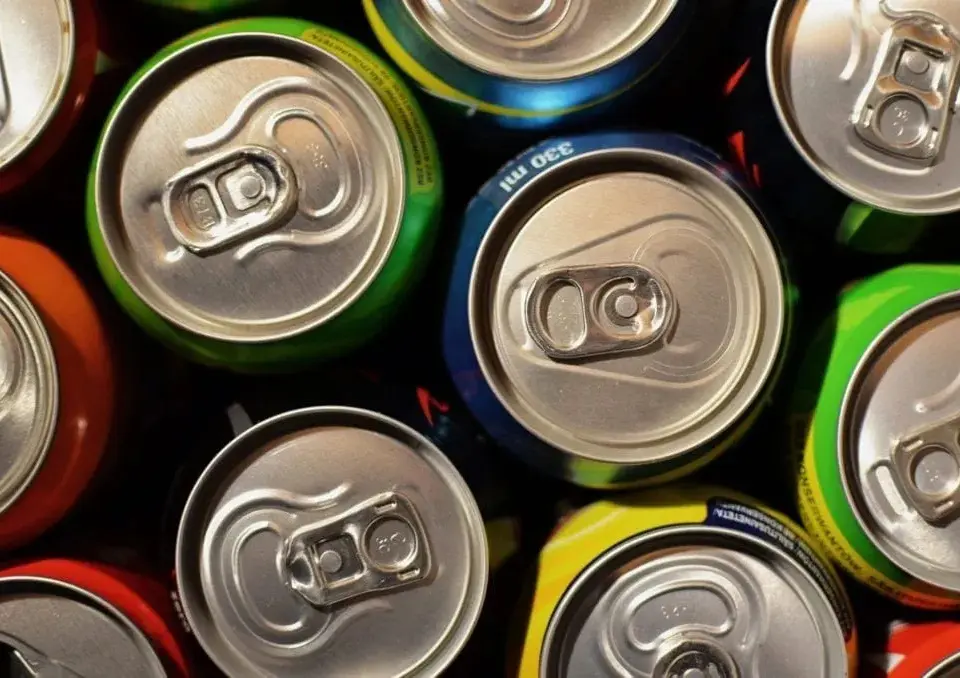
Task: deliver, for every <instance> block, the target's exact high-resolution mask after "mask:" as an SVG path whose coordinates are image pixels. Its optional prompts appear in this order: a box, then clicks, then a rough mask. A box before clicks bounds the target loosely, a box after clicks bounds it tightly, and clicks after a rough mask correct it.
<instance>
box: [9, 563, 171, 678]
mask: <svg viewBox="0 0 960 678" xmlns="http://www.w3.org/2000/svg"><path fill="white" fill-rule="evenodd" d="M94 650H95V651H94ZM0 653H2V654H3V655H4V656H3V657H2V658H0V661H2V662H3V666H4V668H5V669H6V670H7V671H10V672H11V673H10V674H8V675H16V676H21V675H22V676H38V677H45V676H51V677H53V676H57V678H61V677H62V678H94V677H95V676H143V678H163V677H165V676H166V675H167V673H166V671H165V670H164V669H163V665H162V664H161V662H160V658H159V657H158V656H157V653H156V652H155V651H154V649H153V648H152V646H151V645H150V641H149V640H148V639H147V637H146V636H145V635H144V634H143V632H142V631H140V630H139V629H138V628H137V627H136V626H134V625H133V623H131V622H130V620H129V619H127V618H126V617H125V616H123V614H121V613H120V612H119V611H118V610H117V609H116V608H114V607H112V606H111V605H109V604H108V603H107V602H105V601H104V600H102V599H101V598H98V597H96V596H94V595H93V594H91V593H89V592H87V591H84V590H82V589H79V588H77V587H75V586H72V585H69V584H65V583H63V582H59V581H53V580H49V579H42V578H33V577H4V578H0Z"/></svg>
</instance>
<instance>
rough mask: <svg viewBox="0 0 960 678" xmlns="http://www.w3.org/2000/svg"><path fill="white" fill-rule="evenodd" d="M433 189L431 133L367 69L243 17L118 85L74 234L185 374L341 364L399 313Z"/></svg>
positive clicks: (323, 33)
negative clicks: (201, 369)
mask: <svg viewBox="0 0 960 678" xmlns="http://www.w3.org/2000/svg"><path fill="white" fill-rule="evenodd" d="M198 98H199V100H201V101H203V102H204V103H203V105H202V106H198V105H197V103H196V102H197V100H198ZM160 140H163V141H164V143H162V144H160V145H159V146H157V144H158V143H159V141H160ZM158 149H161V150H159V151H158ZM118 176H119V181H117V179H116V177H118ZM440 190H441V189H440V174H439V165H438V159H437V154H436V149H435V146H434V143H433V140H432V136H431V134H430V131H429V128H428V127H427V125H426V122H425V120H424V119H423V117H422V114H421V113H420V110H419V108H418V107H417V105H416V103H415V102H414V101H413V100H412V98H411V95H410V93H409V92H408V91H407V89H406V88H405V86H404V85H403V84H402V83H401V82H400V81H399V80H398V79H397V78H396V77H395V76H394V75H393V74H392V73H391V72H390V71H389V70H387V69H386V67H385V66H383V65H382V64H381V63H380V62H379V61H378V60H377V59H376V57H374V56H373V55H372V54H370V53H369V52H367V51H366V50H365V49H364V48H363V47H361V46H360V45H359V44H358V43H355V42H353V41H352V40H350V39H349V38H346V37H344V36H342V35H340V34H338V33H336V32H334V31H330V30H328V29H325V28H322V27H319V26H316V25H314V24H311V23H308V22H305V21H298V20H293V19H257V20H253V19H251V20H242V21H235V22H228V23H224V24H219V25H217V26H213V27H211V28H208V29H204V30H202V31H200V32H198V33H195V34H192V35H190V36H188V37H187V38H184V39H183V40H181V41H180V42H178V43H175V44H173V45H171V46H170V47H168V48H166V49H165V50H163V51H162V52H161V53H160V54H158V55H157V56H156V57H154V59H153V60H152V61H151V62H149V63H148V64H147V65H146V66H144V68H143V69H141V71H140V72H139V73H138V74H137V75H135V76H134V78H133V80H132V81H131V83H130V84H129V85H128V87H127V90H126V91H125V93H124V94H123V95H122V96H121V99H120V101H119V103H118V104H117V106H116V107H115V109H114V111H113V113H112V114H111V116H110V120H109V122H108V123H107V127H106V129H105V131H104V134H103V137H102V139H101V144H100V149H99V151H98V153H97V157H96V159H95V162H94V166H93V169H92V171H91V176H90V187H89V196H88V227H89V232H90V237H91V240H92V243H93V246H94V251H95V254H96V255H97V260H98V263H99V265H100V268H101V272H102V273H103V275H104V277H105V278H106V280H107V282H108V284H109V285H110V287H111V289H112V290H113V292H114V294H115V295H116V296H117V298H118V300H119V301H120V302H121V304H122V305H123V306H124V307H125V309H126V310H127V311H128V312H129V313H130V314H131V315H132V316H133V317H134V319H135V320H137V321H138V322H139V323H140V324H141V325H142V326H143V327H144V328H145V329H146V330H147V331H148V332H150V333H151V334H153V335H154V336H155V337H157V338H159V339H161V340H163V341H165V342H166V343H167V344H169V345H170V346H171V347H172V348H174V349H177V350H179V351H180V352H181V353H183V354H185V355H186V356H187V357H189V358H192V359H195V360H198V361H201V362H205V363H211V364H216V365H221V366H226V367H231V368H235V369H239V370H258V369H271V368H282V367H284V366H291V365H294V364H297V363H302V362H307V361H311V360H317V359H321V358H324V357H329V356H333V355H337V354H340V353H343V352H345V351H348V350H350V349H352V348H354V347H356V346H357V345H359V344H361V343H363V342H364V341H366V340H367V339H369V337H370V336H371V335H372V334H375V332H376V330H378V329H380V328H381V327H382V326H383V325H384V324H385V318H389V317H390V316H391V315H392V314H395V313H396V312H397V310H398V308H399V306H400V302H401V300H402V299H403V298H404V297H405V295H406V293H407V292H408V291H409V289H410V288H411V287H412V286H413V284H414V282H415V281H416V279H417V278H418V275H419V272H420V271H422V269H423V258H425V257H427V256H428V255H429V252H430V249H431V246H432V240H433V236H434V235H435V231H436V226H437V218H438V214H439V207H440Z"/></svg>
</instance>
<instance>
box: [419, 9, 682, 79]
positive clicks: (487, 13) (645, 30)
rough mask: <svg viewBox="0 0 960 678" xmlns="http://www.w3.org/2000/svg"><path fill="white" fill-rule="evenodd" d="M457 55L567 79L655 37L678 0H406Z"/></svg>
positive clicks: (520, 73)
mask: <svg viewBox="0 0 960 678" xmlns="http://www.w3.org/2000/svg"><path fill="white" fill-rule="evenodd" d="M403 4H404V6H405V7H406V10H407V12H408V13H409V14H410V15H411V16H412V17H413V18H414V19H415V20H416V22H417V24H418V25H419V27H420V29H421V30H422V31H423V32H424V33H425V34H426V35H427V36H429V37H430V39H431V40H433V41H434V42H436V43H437V45H439V46H440V47H441V48H442V49H443V50H444V51H445V52H447V53H448V54H449V55H450V56H452V57H453V58H455V59H457V60H459V61H461V62H463V63H465V64H467V65H469V66H471V67H473V68H476V69H478V70H481V71H484V72H486V73H491V74H493V75H497V76H501V77H504V78H511V79H517V80H540V81H543V80H567V79H571V78H577V77H580V76H584V75H589V74H591V73H595V72H597V71H600V70H603V69H605V68H607V67H609V66H612V65H613V64H615V63H617V62H618V61H620V60H621V59H624V58H626V57H627V56H629V55H630V54H631V53H633V52H634V51H636V50H637V49H638V48H639V47H641V46H642V45H643V44H645V43H646V42H647V41H648V40H650V39H651V37H652V36H653V35H655V34H656V32H657V31H658V30H660V27H661V26H662V25H663V24H664V23H665V22H666V20H667V19H668V18H669V17H670V15H671V13H672V12H674V10H676V8H677V5H678V4H679V0H584V1H581V0H561V1H559V2H542V0H521V1H520V2H517V0H485V1H484V2H445V3H439V2H433V1H432V0H403Z"/></svg>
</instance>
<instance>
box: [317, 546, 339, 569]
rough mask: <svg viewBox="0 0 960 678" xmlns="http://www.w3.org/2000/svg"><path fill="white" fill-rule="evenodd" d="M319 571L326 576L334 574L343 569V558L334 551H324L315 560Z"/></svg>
mask: <svg viewBox="0 0 960 678" xmlns="http://www.w3.org/2000/svg"><path fill="white" fill-rule="evenodd" d="M317 562H318V564H319V565H320V569H321V570H322V571H323V572H325V573H326V574H336V573H337V572H339V571H340V568H341V567H343V556H341V555H340V554H339V553H337V552H336V551H324V552H323V553H321V554H320V557H319V558H318V559H317Z"/></svg>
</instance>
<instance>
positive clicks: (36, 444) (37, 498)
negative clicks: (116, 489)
mask: <svg viewBox="0 0 960 678" xmlns="http://www.w3.org/2000/svg"><path fill="white" fill-rule="evenodd" d="M111 356H112V353H111V350H110V347H109V344H108V340H107V333H106V329H105V328H104V325H103V323H102V321H101V319H100V316H99V315H98V313H97V310H96V308H95V306H94V304H93V302H92V300H91V299H90V296H89V295H88V294H87V292H86V291H85V290H84V288H83V286H82V284H81V283H80V280H79V279H78V278H77V277H76V275H75V274H74V273H73V272H72V271H71V270H70V269H69V268H68V267H67V265H66V264H65V263H64V262H63V261H62V260H61V259H60V258H59V257H58V256H57V255H56V254H54V253H53V252H52V251H51V250H49V249H47V248H46V247H45V246H43V245H41V244H40V243H38V242H36V241H33V240H30V239H28V238H26V237H24V236H22V235H19V234H17V233H14V232H12V231H8V230H0V413H3V416H0V452H2V454H0V459H2V463H0V548H12V547H14V546H19V545H21V544H23V543H25V542H27V541H30V540H31V539H33V538H34V537H36V536H38V535H39V534H40V533H41V532H43V531H45V530H46V529H47V528H49V527H51V526H52V525H53V524H54V523H56V522H57V521H58V520H60V519H61V518H62V517H63V516H64V515H65V514H66V513H67V512H68V511H69V510H70V508H71V507H72V506H73V505H74V504H75V503H76V502H77V501H78V499H79V498H80V497H81V495H82V494H83V492H84V490H85V489H86V488H87V486H88V485H89V484H90V483H91V481H92V480H93V478H94V476H95V475H96V472H97V470H98V468H99V467H100V464H101V461H102V459H103V457H104V454H105V450H106V448H107V444H108V441H109V436H110V432H111V429H112V428H113V424H114V419H115V411H114V408H115V402H116V401H115V396H114V379H115V366H114V364H113V362H112V358H111Z"/></svg>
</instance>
